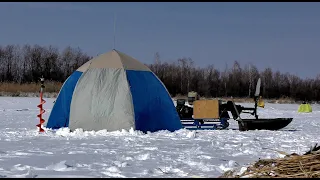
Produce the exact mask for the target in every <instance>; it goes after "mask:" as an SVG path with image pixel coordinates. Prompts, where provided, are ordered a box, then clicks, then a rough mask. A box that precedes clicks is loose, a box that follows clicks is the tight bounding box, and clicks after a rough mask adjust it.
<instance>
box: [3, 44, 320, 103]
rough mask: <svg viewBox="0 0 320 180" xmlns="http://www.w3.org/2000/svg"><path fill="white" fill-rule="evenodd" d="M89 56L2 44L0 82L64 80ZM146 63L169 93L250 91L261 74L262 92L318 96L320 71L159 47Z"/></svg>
mask: <svg viewBox="0 0 320 180" xmlns="http://www.w3.org/2000/svg"><path fill="white" fill-rule="evenodd" d="M91 58H92V57H91V56H89V55H87V54H86V53H85V52H83V51H82V50H81V49H80V48H72V47H66V48H65V49H63V50H62V51H59V49H58V48H56V47H53V46H39V45H28V44H27V45H24V46H19V45H7V46H0V69H1V71H0V82H16V83H21V84H23V83H31V82H38V81H39V78H40V77H41V76H42V75H43V77H44V78H45V79H46V80H47V81H48V80H50V81H56V82H64V81H65V80H66V79H67V77H68V76H69V75H70V74H71V73H72V72H73V71H75V70H76V69H77V68H78V67H80V66H81V65H82V64H84V63H85V62H87V61H88V60H90V59H91ZM146 65H147V66H148V67H149V68H150V69H151V70H152V71H153V72H154V73H155V74H156V75H157V76H158V77H159V78H160V79H161V81H162V82H163V83H164V84H165V86H166V87H167V89H168V91H169V92H170V94H171V95H172V96H177V95H186V94H187V93H188V92H189V91H196V92H198V93H199V94H200V95H201V96H205V97H230V96H233V97H238V98H241V97H252V96H253V94H254V91H255V86H256V82H257V80H258V78H259V77H260V78H261V95H262V96H263V97H264V98H268V99H273V98H275V99H279V98H292V99H295V100H313V101H319V100H320V74H319V75H318V76H317V77H315V78H312V79H301V78H300V77H298V76H296V75H292V74H290V73H281V72H279V71H273V70H272V69H271V68H265V69H264V70H263V71H258V69H257V67H256V66H255V65H254V64H245V65H243V66H241V65H240V63H239V62H237V61H234V63H233V64H232V65H231V66H230V67H228V66H226V68H225V69H223V70H219V69H216V68H215V67H214V64H212V65H208V66H207V67H205V68H201V67H197V66H196V64H195V62H194V60H192V59H191V58H179V59H177V60H176V61H174V62H167V61H162V60H160V55H159V53H155V57H154V63H152V64H146Z"/></svg>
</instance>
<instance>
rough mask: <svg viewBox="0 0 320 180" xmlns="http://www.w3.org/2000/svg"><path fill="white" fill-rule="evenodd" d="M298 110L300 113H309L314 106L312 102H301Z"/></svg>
mask: <svg viewBox="0 0 320 180" xmlns="http://www.w3.org/2000/svg"><path fill="white" fill-rule="evenodd" d="M298 112H300V113H309V112H312V107H311V105H310V104H308V103H306V102H303V103H302V104H300V106H299V109H298Z"/></svg>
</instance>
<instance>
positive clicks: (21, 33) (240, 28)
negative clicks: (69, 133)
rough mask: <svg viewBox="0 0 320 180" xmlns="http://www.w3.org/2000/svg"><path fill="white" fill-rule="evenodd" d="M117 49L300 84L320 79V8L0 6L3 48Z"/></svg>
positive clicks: (91, 52) (273, 5) (281, 5)
mask: <svg viewBox="0 0 320 180" xmlns="http://www.w3.org/2000/svg"><path fill="white" fill-rule="evenodd" d="M114 13H116V49H118V50H120V51H122V52H124V53H126V54H129V55H131V56H133V57H135V58H137V59H139V60H140V61H141V62H144V63H151V62H153V60H154V53H155V52H159V53H160V56H161V60H163V61H170V60H176V59H178V58H180V57H191V58H192V59H193V60H194V61H195V64H196V65H197V66H202V67H203V66H206V65H208V64H214V65H215V67H218V68H219V69H220V70H223V69H224V67H225V64H226V63H228V64H229V66H231V65H232V64H233V62H234V60H238V61H239V62H240V64H241V65H244V64H245V63H248V62H252V63H253V64H255V65H256V66H257V67H258V68H259V70H261V69H264V68H266V67H271V68H272V69H274V70H280V71H281V72H283V73H285V72H290V73H292V74H296V75H298V76H300V77H302V78H304V77H315V76H316V75H317V74H319V73H320V70H319V68H320V60H319V54H320V20H319V18H320V3H317V2H315V3H261V2H259V3H258V2H256V3H234V2H229V3H217V2H216V3H215V2H211V3H187V2H184V3H151V2H150V3H143V2H140V3H124V2H123V3H108V2H105V3H103V2H101V3H89V2H87V3H80V2H78V3H45V2H41V3H31V2H28V3H26V2H20V3H13V2H1V3H0V23H1V24H0V45H7V44H19V45H24V44H27V43H29V44H40V45H53V46H56V47H58V48H59V49H63V48H65V47H66V46H68V45H70V46H72V47H80V48H81V49H82V50H83V51H84V52H86V53H88V54H89V55H92V56H95V55H97V54H100V53H104V52H107V51H110V50H111V49H113V28H114V26H113V14H114Z"/></svg>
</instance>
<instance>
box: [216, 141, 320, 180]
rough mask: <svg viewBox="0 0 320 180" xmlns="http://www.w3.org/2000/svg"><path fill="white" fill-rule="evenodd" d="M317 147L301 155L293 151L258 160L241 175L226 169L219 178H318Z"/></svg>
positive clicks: (319, 164) (319, 154) (319, 147)
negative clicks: (274, 157) (283, 155)
mask: <svg viewBox="0 0 320 180" xmlns="http://www.w3.org/2000/svg"><path fill="white" fill-rule="evenodd" d="M319 149H320V146H318V147H317V146H315V147H314V148H313V150H310V151H309V152H307V153H305V154H303V155H298V154H295V153H293V154H290V155H286V156H285V157H284V158H279V159H266V160H259V161H257V162H256V163H254V164H253V165H252V166H250V167H248V168H247V170H246V171H245V172H243V173H242V174H241V175H234V172H233V171H227V172H225V173H224V175H222V176H221V178H241V177H250V178H320V150H319Z"/></svg>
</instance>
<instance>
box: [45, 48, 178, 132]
mask: <svg viewBox="0 0 320 180" xmlns="http://www.w3.org/2000/svg"><path fill="white" fill-rule="evenodd" d="M46 127H47V128H52V129H58V128H61V127H69V128H70V129H71V130H75V129H77V128H82V129H83V130H95V131H97V130H102V129H106V130H108V131H114V130H121V129H126V130H128V129H130V128H131V127H132V128H133V129H135V130H140V131H143V132H147V131H150V132H154V131H157V130H169V131H175V130H178V129H180V128H182V124H181V122H180V119H179V115H178V113H177V112H176V109H175V106H174V104H173V101H172V99H171V97H170V95H169V93H168V91H167V89H166V87H165V86H164V85H163V84H162V82H161V81H160V80H159V79H158V77H157V76H156V75H155V74H154V73H153V72H152V71H151V70H150V69H149V68H148V67H147V66H145V65H144V64H142V63H140V62H139V61H138V60H136V59H134V58H132V57H130V56H128V55H126V54H124V53H122V52H119V51H117V50H112V51H110V52H108V53H105V54H102V55H100V56H98V57H96V58H93V59H92V60H90V61H88V62H87V63H85V64H84V65H82V66H81V67H80V68H78V69H77V70H76V71H75V72H73V73H72V74H71V75H70V76H69V77H68V79H67V80H66V81H65V82H64V84H63V86H62V87H61V90H60V92H59V95H58V97H57V99H56V102H55V104H54V106H53V108H52V111H51V113H50V116H49V119H48V123H47V125H46Z"/></svg>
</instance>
